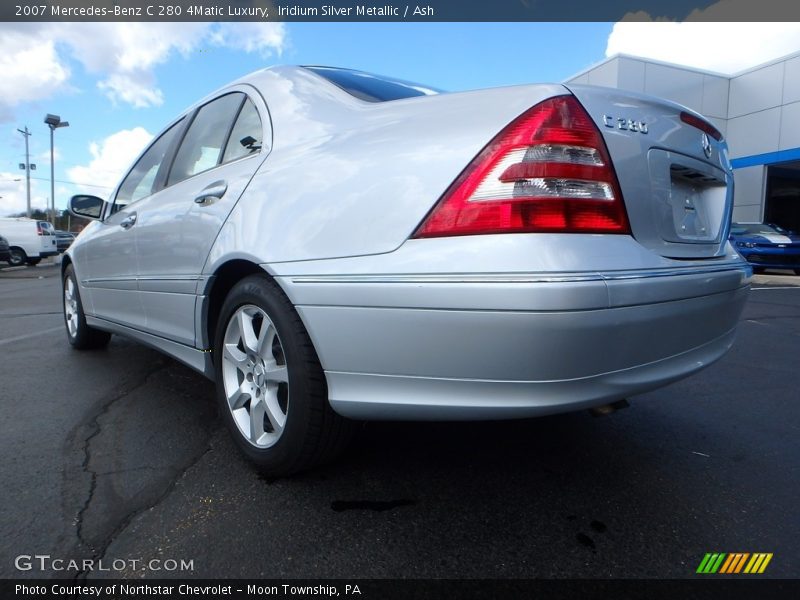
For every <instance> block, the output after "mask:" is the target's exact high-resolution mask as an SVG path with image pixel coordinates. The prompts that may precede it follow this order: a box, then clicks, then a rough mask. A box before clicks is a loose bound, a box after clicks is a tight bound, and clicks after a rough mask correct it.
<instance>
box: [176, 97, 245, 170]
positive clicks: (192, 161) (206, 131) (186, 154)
mask: <svg viewBox="0 0 800 600" xmlns="http://www.w3.org/2000/svg"><path fill="white" fill-rule="evenodd" d="M242 100H244V94H241V93H234V94H226V95H225V96H222V97H220V98H217V99H216V100H213V101H212V102H209V103H208V104H206V105H205V106H203V107H202V108H200V110H199V111H198V112H197V116H196V117H195V118H194V121H192V124H191V126H190V127H189V131H187V132H186V137H184V139H183V142H181V147H180V148H179V149H178V153H177V154H176V155H175V162H174V163H173V165H172V169H171V170H170V173H169V178H168V180H167V185H172V184H174V183H178V182H179V181H183V180H184V179H188V178H189V177H192V176H193V175H197V174H198V173H202V172H203V171H207V170H208V169H211V168H212V167H215V166H217V165H218V164H219V162H220V158H221V155H222V148H223V146H224V145H225V142H226V140H227V139H228V132H229V131H230V129H231V124H232V123H233V119H234V118H235V116H236V113H237V112H238V111H239V107H240V106H241V104H242Z"/></svg>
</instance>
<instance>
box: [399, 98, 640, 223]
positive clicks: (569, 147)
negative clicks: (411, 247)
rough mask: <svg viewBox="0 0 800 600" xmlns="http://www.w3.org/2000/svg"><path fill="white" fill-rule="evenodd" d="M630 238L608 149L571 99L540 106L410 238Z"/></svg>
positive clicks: (505, 133)
mask: <svg viewBox="0 0 800 600" xmlns="http://www.w3.org/2000/svg"><path fill="white" fill-rule="evenodd" d="M523 232H551V233H552V232H558V233H564V232H581V233H623V234H625V233H630V227H629V225H628V219H627V215H626V213H625V206H624V204H623V201H622V194H621V193H620V189H619V183H618V182H617V178H616V175H615V173H614V168H613V166H612V164H611V159H610V157H609V155H608V150H607V149H606V145H605V143H604V141H603V138H602V136H601V135H600V132H599V131H598V129H597V127H596V126H595V124H594V123H593V122H592V120H591V118H590V117H589V115H588V114H587V113H586V111H585V110H584V108H583V107H582V106H581V105H580V103H579V102H578V101H577V100H576V99H575V98H574V97H573V96H558V97H555V98H550V99H549V100H545V101H544V102H542V103H540V104H537V105H536V106H534V107H533V108H531V109H530V110H528V111H527V112H525V113H523V114H522V115H521V116H520V117H518V118H517V119H516V120H514V121H513V122H512V123H510V124H509V125H508V126H507V127H506V128H505V129H503V130H502V131H501V132H500V133H499V134H498V135H497V136H496V137H495V138H494V139H493V140H492V141H491V142H490V143H489V144H488V145H487V146H486V147H485V148H484V149H483V150H482V151H481V153H480V154H479V155H478V156H477V157H476V158H475V159H474V160H473V161H472V163H471V164H470V165H469V166H468V167H467V168H466V169H465V170H464V172H462V173H461V175H460V176H459V177H458V178H457V179H456V181H455V182H453V184H452V185H451V186H450V189H448V191H447V192H445V194H444V196H443V197H442V198H441V199H440V200H439V202H438V203H437V204H436V206H435V207H434V208H433V210H432V211H431V212H430V214H429V215H428V216H427V217H426V219H425V220H424V221H423V223H422V224H421V225H420V226H419V228H418V229H417V231H416V232H415V234H414V237H440V236H454V235H477V234H489V233H523Z"/></svg>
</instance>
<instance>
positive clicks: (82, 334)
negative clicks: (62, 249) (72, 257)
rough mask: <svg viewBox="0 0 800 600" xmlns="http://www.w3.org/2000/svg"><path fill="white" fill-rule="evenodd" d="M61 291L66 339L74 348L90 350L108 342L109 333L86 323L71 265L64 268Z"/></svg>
mask: <svg viewBox="0 0 800 600" xmlns="http://www.w3.org/2000/svg"><path fill="white" fill-rule="evenodd" d="M62 283H63V293H62V294H61V299H62V306H63V308H64V325H65V326H66V328H67V339H68V340H69V343H70V344H71V345H72V347H73V348H75V349H76V350H92V349H94V348H102V347H103V346H105V345H107V344H108V341H109V340H110V339H111V334H110V333H108V332H107V331H100V330H99V329H95V328H94V327H89V325H87V324H86V315H85V314H84V313H83V304H82V303H81V295H80V291H79V290H78V281H77V279H76V278H75V270H74V269H73V268H72V265H68V266H67V268H66V269H64V279H63V282H62Z"/></svg>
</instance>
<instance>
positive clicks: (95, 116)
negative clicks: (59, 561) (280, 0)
mask: <svg viewBox="0 0 800 600" xmlns="http://www.w3.org/2000/svg"><path fill="white" fill-rule="evenodd" d="M712 9H713V6H712V7H711V8H710V9H709V10H712ZM638 17H639V18H640V19H641V15H638ZM796 51H800V23H761V24H754V23H699V22H683V23H672V22H663V21H656V22H631V21H622V22H619V23H563V24H561V23H377V24H376V23H352V24H347V23H290V24H282V23H223V24H220V23H191V24H190V23H155V24H154V23H59V24H54V23H0V73H2V78H0V140H2V143H0V215H8V214H12V213H17V212H20V211H24V209H25V172H24V171H22V170H20V169H19V163H24V161H25V145H24V138H23V136H22V134H20V133H19V132H18V131H17V129H24V127H25V126H27V127H28V128H29V129H30V131H31V132H32V134H33V135H31V136H30V138H29V142H30V154H31V162H32V163H35V164H36V165H37V169H36V170H35V171H31V175H32V177H33V179H32V180H31V196H32V205H33V207H34V208H36V207H42V208H43V207H45V205H46V203H47V202H48V199H49V197H50V137H49V130H48V128H47V126H46V125H45V124H44V122H43V120H44V116H45V114H47V113H52V114H57V115H59V116H60V117H61V118H62V120H65V121H68V122H69V124H70V125H69V127H67V128H61V129H58V130H57V131H56V132H55V179H56V190H55V191H56V193H55V196H56V207H57V208H64V207H65V206H66V203H67V201H68V199H69V197H70V196H71V195H72V194H77V193H93V194H96V195H99V196H102V197H107V196H108V195H109V194H110V193H111V192H112V190H113V187H114V186H115V185H116V184H117V182H118V181H119V179H120V178H121V177H122V175H124V173H125V171H126V170H127V168H128V167H129V166H130V163H131V162H132V161H133V159H134V158H135V157H136V156H137V155H138V154H139V152H140V151H141V150H142V149H143V148H144V147H145V146H146V144H147V143H148V141H149V140H150V139H152V136H153V135H155V134H156V133H158V132H159V131H160V130H161V128H162V127H163V125H165V124H166V123H167V122H168V121H170V120H171V119H172V118H173V117H175V116H177V115H178V114H179V113H180V112H182V111H183V110H184V109H185V108H186V107H187V106H189V105H190V104H193V103H194V102H195V101H197V100H199V99H200V98H202V97H203V96H205V95H206V94H208V93H210V92H212V91H213V90H215V89H216V88H218V87H220V86H222V85H224V84H226V83H228V82H230V81H232V80H234V79H236V78H238V77H240V76H242V75H245V74H247V73H249V72H251V71H254V70H257V69H260V68H263V67H266V66H270V65H273V64H323V65H333V66H341V67H349V68H355V69H363V70H366V71H371V72H375V73H381V74H385V75H391V76H394V77H398V78H401V79H408V80H411V81H416V82H420V83H424V84H427V85H431V86H434V87H438V88H443V89H446V90H452V91H457V90H467V89H476V88H483V87H491V86H499V85H514V84H522V83H536V82H559V81H563V80H565V79H567V78H569V77H570V76H572V75H574V74H576V73H578V72H580V71H582V70H584V69H586V68H588V67H590V66H591V65H593V64H596V63H597V62H600V61H602V60H603V59H604V58H606V57H607V56H612V55H614V54H617V53H624V54H633V55H639V56H645V57H648V58H653V59H656V60H663V61H667V62H675V63H678V64H685V65H688V66H694V67H698V68H702V69H707V70H711V71H717V72H722V73H734V72H737V71H740V70H742V69H745V68H748V67H751V66H755V65H757V64H760V63H762V62H766V61H768V60H771V59H773V58H778V57H780V56H784V55H786V54H789V53H792V52H796Z"/></svg>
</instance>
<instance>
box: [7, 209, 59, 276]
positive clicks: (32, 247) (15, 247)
mask: <svg viewBox="0 0 800 600" xmlns="http://www.w3.org/2000/svg"><path fill="white" fill-rule="evenodd" d="M0 235H2V236H3V237H4V238H6V239H7V240H8V245H9V249H10V250H11V257H10V258H9V259H8V263H9V264H10V265H13V266H19V265H24V264H26V263H27V264H29V265H36V264H39V261H40V260H42V259H43V258H45V257H47V256H55V255H56V254H58V245H57V243H56V235H55V231H54V230H53V226H52V225H50V223H48V222H47V221H37V220H36V219H25V218H0Z"/></svg>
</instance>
